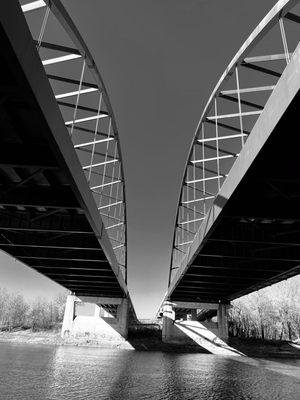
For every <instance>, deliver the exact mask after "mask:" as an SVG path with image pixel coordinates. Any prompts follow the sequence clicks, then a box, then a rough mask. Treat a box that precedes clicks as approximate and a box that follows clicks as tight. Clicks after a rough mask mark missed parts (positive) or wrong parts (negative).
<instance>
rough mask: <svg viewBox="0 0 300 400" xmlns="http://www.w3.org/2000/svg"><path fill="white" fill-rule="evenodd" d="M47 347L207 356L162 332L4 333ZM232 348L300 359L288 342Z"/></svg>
mask: <svg viewBox="0 0 300 400" xmlns="http://www.w3.org/2000/svg"><path fill="white" fill-rule="evenodd" d="M1 342H9V343H20V344H45V345H52V346H89V347H101V348H107V349H135V350H137V351H162V352H174V353H207V351H205V350H204V349H202V348H200V347H199V346H197V345H193V344H190V345H175V344H166V343H163V342H162V340H161V337H160V335H159V332H155V333H154V334H153V335H147V336H143V335H138V334H137V335H134V334H132V333H131V334H130V335H129V338H128V340H125V339H120V340H114V339H111V338H107V337H105V338H98V339H95V338H91V337H89V336H82V337H76V338H72V337H70V338H66V339H62V338H61V337H60V330H57V329H55V330H47V331H37V332H35V331H32V330H31V329H23V330H14V331H12V332H6V331H2V332H1V331H0V343H1ZM229 345H230V346H232V347H234V348H235V349H237V350H239V351H241V352H242V353H244V354H246V355H247V356H249V357H254V358H294V359H300V350H299V349H296V348H294V347H292V346H291V345H290V344H289V343H288V342H285V341H283V342H279V341H267V340H261V339H240V338H229Z"/></svg>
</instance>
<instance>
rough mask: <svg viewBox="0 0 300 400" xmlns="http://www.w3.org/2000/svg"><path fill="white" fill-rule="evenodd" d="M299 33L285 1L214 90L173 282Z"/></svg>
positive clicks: (190, 171)
mask: <svg viewBox="0 0 300 400" xmlns="http://www.w3.org/2000/svg"><path fill="white" fill-rule="evenodd" d="M299 32H300V5H299V1H296V0H280V1H279V2H278V3H277V4H276V5H275V6H274V7H273V8H272V10H271V11H270V12H269V13H268V14H267V15H266V17H265V18H264V19H263V20H262V21H261V23H260V24H259V25H258V26H257V27H256V28H255V30H254V31H253V32H252V34H251V35H250V36H249V38H248V39H247V40H246V42H245V43H244V44H243V46H242V47H241V48H240V50H239V51H238V52H237V54H236V55H235V57H234V58H233V60H232V61H231V62H230V64H229V65H228V67H227V68H226V70H225V72H224V73H223V75H222V76H221V78H220V80H219V82H218V83H217V85H216V87H215V89H214V90H213V92H212V94H211V96H210V98H209V100H208V102H207V104H206V106H205V108H204V111H203V113H202V115H201V118H200V121H199V123H198V126H197V129H196V132H195V135H194V138H193V142H192V144H191V147H190V151H189V154H188V159H187V162H186V166H185V171H184V176H183V180H182V186H181V191H180V196H179V202H178V209H177V217H176V224H175V228H174V238H173V249H172V258H171V266H170V275H169V285H170V283H171V281H172V278H173V273H174V272H176V270H177V269H178V268H179V267H180V266H182V265H184V263H185V260H187V259H188V258H189V257H188V255H189V250H190V246H191V244H192V243H193V240H194V238H195V235H196V234H197V232H198V231H199V229H200V227H201V224H202V222H203V221H204V219H205V217H206V216H207V214H208V213H209V210H210V208H211V206H212V204H213V202H214V199H215V198H216V196H217V194H218V193H219V191H220V189H221V187H222V185H223V183H224V181H225V180H226V177H227V176H228V174H229V173H230V170H231V168H232V166H233V164H234V162H235V161H236V159H237V158H238V157H239V154H240V152H241V150H242V148H243V146H244V145H245V143H246V142H247V139H248V137H249V135H251V131H252V129H253V127H254V125H255V123H256V121H257V119H258V118H259V116H260V114H261V113H262V111H263V110H264V106H265V104H266V103H267V100H268V98H269V97H270V95H271V93H272V91H273V90H274V88H275V86H276V84H277V81H278V80H279V78H280V77H281V75H282V73H283V71H284V69H285V67H286V66H287V64H288V63H289V61H290V59H291V57H292V54H293V52H294V50H295V49H296V46H297V45H298V43H299V37H300V36H299ZM278 162H280V160H278ZM253 195H255V196H259V193H255V194H253Z"/></svg>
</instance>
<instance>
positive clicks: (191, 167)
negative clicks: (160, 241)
mask: <svg viewBox="0 0 300 400" xmlns="http://www.w3.org/2000/svg"><path fill="white" fill-rule="evenodd" d="M298 3H299V2H298V1H295V0H280V1H279V2H278V3H277V4H276V5H275V6H274V7H273V8H272V9H271V11H270V12H269V13H268V14H267V15H266V17H265V18H264V19H263V20H262V21H261V22H260V24H259V25H258V26H257V27H256V28H255V29H254V31H253V32H252V34H251V35H250V36H249V38H248V39H247V40H246V42H245V43H244V44H243V46H242V47H241V48H240V50H239V51H238V52H237V54H236V55H235V56H234V58H233V59H232V61H231V62H230V64H229V65H228V67H227V68H226V70H225V72H224V73H223V75H222V76H221V78H220V80H219V81H218V83H217V85H216V86H215V88H214V90H213V92H212V94H211V96H210V98H209V100H208V102H207V104H206V106H205V108H204V111H203V113H202V115H201V118H200V120H199V123H198V125H197V128H196V132H195V135H194V138H193V141H192V144H191V147H190V151H189V154H188V157H187V161H186V165H185V169H184V174H183V178H182V184H181V189H180V195H179V200H178V207H177V214H176V220H175V227H174V237H173V249H172V256H171V264H170V272H169V287H168V291H167V293H166V296H165V299H166V300H171V301H172V300H174V301H176V300H177V301H187V302H188V301H203V302H226V301H230V300H232V299H234V298H237V297H240V296H241V295H244V294H247V293H249V292H252V291H253V290H257V289H259V288H261V287H264V286H267V285H269V284H271V283H275V282H276V281H280V280H282V279H285V278H287V277H289V276H293V275H296V274H298V273H299V268H298V264H299V258H300V257H299V256H300V254H298V249H299V245H300V243H299V240H298V239H297V237H296V236H295V235H294V236H293V237H292V235H290V237H289V235H288V233H289V230H292V227H293V229H295V228H296V227H297V228H299V227H298V219H297V218H298V217H297V215H298V213H297V211H296V208H295V205H293V204H292V202H290V204H289V202H288V201H286V200H287V199H289V198H292V197H294V199H295V198H296V196H297V194H296V190H298V186H299V177H298V176H297V173H296V171H295V169H297V168H296V166H293V165H290V166H289V167H290V169H289V170H286V168H285V166H283V164H284V163H285V164H289V156H290V157H291V158H292V157H295V159H297V153H296V154H295V149H294V151H293V149H292V147H293V145H294V146H295V148H297V146H298V139H297V138H295V135H294V137H291V136H290V135H288V134H287V132H286V135H285V136H286V138H284V137H283V140H285V143H288V144H291V145H289V146H288V148H289V149H286V147H284V148H283V147H282V153H284V157H283V156H282V155H280V150H278V149H277V148H276V151H277V152H276V153H275V147H274V149H273V150H274V154H276V157H277V158H276V162H275V163H274V160H272V159H270V153H266V152H265V153H263V151H261V153H260V154H264V157H265V160H268V162H269V164H271V163H272V165H273V168H274V171H275V170H276V173H277V175H276V173H275V172H274V176H272V174H271V172H270V171H268V173H270V179H269V182H267V177H265V176H264V170H267V169H268V166H266V165H265V164H264V163H263V162H260V167H261V170H260V172H259V171H258V172H256V173H257V177H256V180H255V179H254V178H253V176H252V178H251V179H252V181H251V180H249V182H248V183H249V187H248V189H247V187H245V181H246V180H247V179H248V178H247V176H248V175H249V174H250V172H249V171H248V170H250V165H251V163H252V167H251V168H252V170H253V169H254V168H255V167H254V166H253V165H255V160H254V155H253V154H254V153H255V151H256V154H255V156H257V164H258V163H259V161H258V160H260V158H259V157H258V155H259V149H258V147H259V146H258V144H259V143H260V142H261V141H262V138H261V137H259V135H260V133H259V130H260V132H262V131H265V130H267V129H268V127H267V124H268V122H270V121H271V120H272V118H273V115H272V110H273V114H276V111H277V107H278V104H280V103H284V101H283V100H282V99H283V98H284V99H285V98H286V97H288V96H289V95H290V96H291V94H290V93H291V92H293V90H296V89H297V88H298V82H297V81H296V80H295V79H293V76H297V77H298V75H297V72H296V71H297V68H299V65H297V62H298V61H297V57H298V56H299V52H298V51H297V46H298V43H299V37H300V36H299V29H300V7H299V4H298ZM294 52H295V53H294ZM293 53H294V55H293ZM291 60H294V61H293V63H291ZM295 60H296V61H295ZM291 64H293V65H291ZM292 68H294V70H293V71H291V69H292ZM289 74H290V76H289ZM284 80H285V81H288V80H289V82H290V85H291V84H293V85H294V86H293V87H290V86H288V88H287V89H285V90H284V89H282V90H283V92H282V93H280V92H279V89H278V87H279V86H280V83H281V81H284ZM281 86H282V85H281ZM287 93H289V94H287ZM294 94H295V93H293V95H294ZM289 100H290V101H291V103H292V102H294V103H295V101H296V100H295V99H293V98H292V97H290V99H289ZM270 109H271V111H270ZM268 113H269V114H268ZM283 113H284V110H282V115H283ZM295 115H296V112H295V114H294V116H295ZM290 118H291V119H290V121H291V122H292V121H294V119H293V118H294V117H293V118H292V117H290ZM264 119H265V122H264ZM282 130H284V128H282ZM285 130H287V125H286V126H285ZM269 133H271V132H269ZM282 134H283V133H281V135H282ZM273 136H274V137H276V134H275V132H274V133H273ZM277 136H278V134H277ZM270 141H271V139H270V140H269V142H270ZM269 142H268V143H269ZM274 146H275V145H274ZM265 147H266V146H265ZM285 150H286V151H285ZM288 151H289V153H290V154H289V155H288ZM278 152H279V154H278ZM237 160H239V162H238V161H237ZM247 163H248V167H249V168H248V170H247V169H246V168H245V165H246V164H247ZM279 166H281V167H282V168H281V170H280V168H279ZM278 168H279V170H278ZM242 170H243V172H244V175H243V177H240V182H238V180H237V176H238V175H239V174H240V173H241V171H242ZM248 172H249V173H248ZM247 173H248V175H247ZM259 174H261V175H262V179H261V180H260V178H258V176H259ZM252 175H253V174H252ZM275 175H276V176H275ZM249 176H250V175H249ZM264 177H265V180H264V179H263V178H264ZM289 178H290V180H289ZM249 179H250V178H249ZM241 182H242V183H241ZM243 182H244V183H243ZM250 183H251V184H250ZM293 185H294V189H293V188H292V186H293ZM246 186H247V185H246ZM266 186H268V190H267V189H266ZM239 188H240V190H239ZM241 190H242V191H243V194H241ZM251 190H252V192H251ZM238 192H240V193H238ZM277 195H278V196H279V197H280V196H281V197H280V199H279V198H277V197H276V196H277ZM266 198H268V200H269V204H268V205H266V204H264V199H266ZM280 201H281V206H280ZM241 202H243V206H242V204H241ZM246 202H247V204H249V203H251V202H253V207H252V208H251V207H249V209H247V206H246V204H245V203H246ZM272 202H273V203H272ZM276 202H277V203H278V204H277V203H276ZM275 203H276V204H275ZM254 204H255V207H254ZM276 205H278V207H277V208H276ZM289 207H290V216H289V218H288V217H286V214H288V213H285V216H283V214H284V213H282V209H283V208H289ZM280 209H281V210H280ZM272 211H273V215H272ZM276 212H277V215H276ZM274 213H275V215H274ZM264 214H265V215H264ZM268 214H269V215H268ZM276 230H278V231H280V234H281V235H282V236H280V234H279V236H278V237H276V238H275V236H276V235H275V231H276ZM245 232H247V234H246V233H245ZM280 237H281V238H282V240H280V239H279V238H280ZM289 242H290V243H289ZM272 251H273V253H272ZM287 252H288V253H289V256H287V255H286V253H287ZM272 254H273V255H272Z"/></svg>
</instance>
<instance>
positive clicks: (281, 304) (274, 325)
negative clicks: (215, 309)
mask: <svg viewBox="0 0 300 400" xmlns="http://www.w3.org/2000/svg"><path fill="white" fill-rule="evenodd" d="M228 322H229V334H230V335H231V336H236V337H242V338H260V339H269V340H295V339H299V337H300V277H299V276H296V277H294V278H291V279H288V280H286V281H283V282H280V283H277V284H276V285H273V286H270V287H268V288H265V289H261V290H259V291H257V292H255V293H251V294H249V295H247V296H244V297H242V298H240V299H238V300H235V301H233V302H232V308H231V309H230V311H229V321H228Z"/></svg>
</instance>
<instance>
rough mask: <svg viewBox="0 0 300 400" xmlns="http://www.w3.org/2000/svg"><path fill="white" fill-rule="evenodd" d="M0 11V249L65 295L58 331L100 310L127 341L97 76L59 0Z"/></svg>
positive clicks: (114, 193) (121, 220)
mask: <svg viewBox="0 0 300 400" xmlns="http://www.w3.org/2000/svg"><path fill="white" fill-rule="evenodd" d="M23 3H24V2H23ZM0 15H1V16H0V21H1V26H0V29H1V32H0V40H1V47H2V52H1V66H0V68H1V78H0V79H1V83H0V107H1V137H0V140H1V146H0V185H1V189H0V249H1V250H3V251H5V252H6V253H8V254H10V255H11V256H13V257H14V258H16V259H18V260H20V261H21V262H23V263H25V264H26V265H28V266H29V267H31V268H33V269H35V270H36V271H38V272H39V273H41V274H43V275H45V276H47V277H49V278H50V279H52V280H54V281H55V282H57V283H58V284H60V285H62V286H64V287H65V288H66V289H69V290H70V291H71V292H72V293H73V295H72V296H69V298H68V303H67V308H66V314H65V320H64V324H63V334H64V332H68V333H70V332H71V331H72V330H73V325H74V324H75V322H76V319H77V320H80V318H79V317H80V316H82V315H83V316H86V315H90V313H92V315H94V313H95V312H96V313H98V315H99V312H100V308H99V306H101V309H102V311H101V312H102V315H104V316H105V315H106V317H110V318H111V319H110V320H109V324H110V325H111V327H112V328H113V329H115V330H116V331H117V332H119V333H120V334H121V335H122V336H126V334H127V327H128V318H136V316H135V312H134V308H133V305H132V303H131V300H130V296H129V293H128V289H127V238H126V207H125V203H126V201H125V184H124V175H123V168H122V157H121V151H120V144H119V138H118V130H117V126H116V122H115V118H114V114H113V110H112V108H111V104H110V101H109V98H108V95H107V92H106V89H105V86H104V83H103V81H102V78H101V75H100V73H99V71H98V69H97V66H96V64H95V62H94V60H93V58H92V56H91V54H90V52H89V50H88V48H87V46H86V44H85V43H84V41H83V39H82V37H81V36H80V34H79V32H78V30H77V29H76V27H75V25H74V23H73V22H72V20H71V18H70V17H69V15H68V14H67V12H66V10H65V9H64V7H63V6H62V4H61V3H60V1H56V0H54V1H52V0H51V1H45V2H44V1H34V2H32V3H28V2H27V3H26V4H23V5H20V4H19V2H17V1H10V2H2V3H1V5H0ZM85 303H94V304H96V305H97V306H96V308H95V310H96V311H95V310H94V308H91V307H82V306H83V305H84V304H85ZM103 310H104V311H103ZM103 312H104V314H103ZM105 313H106V314H105ZM99 320H100V318H99ZM76 326H77V329H79V330H80V329H81V328H82V329H83V328H84V327H82V326H80V322H78V321H77V325H76Z"/></svg>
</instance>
